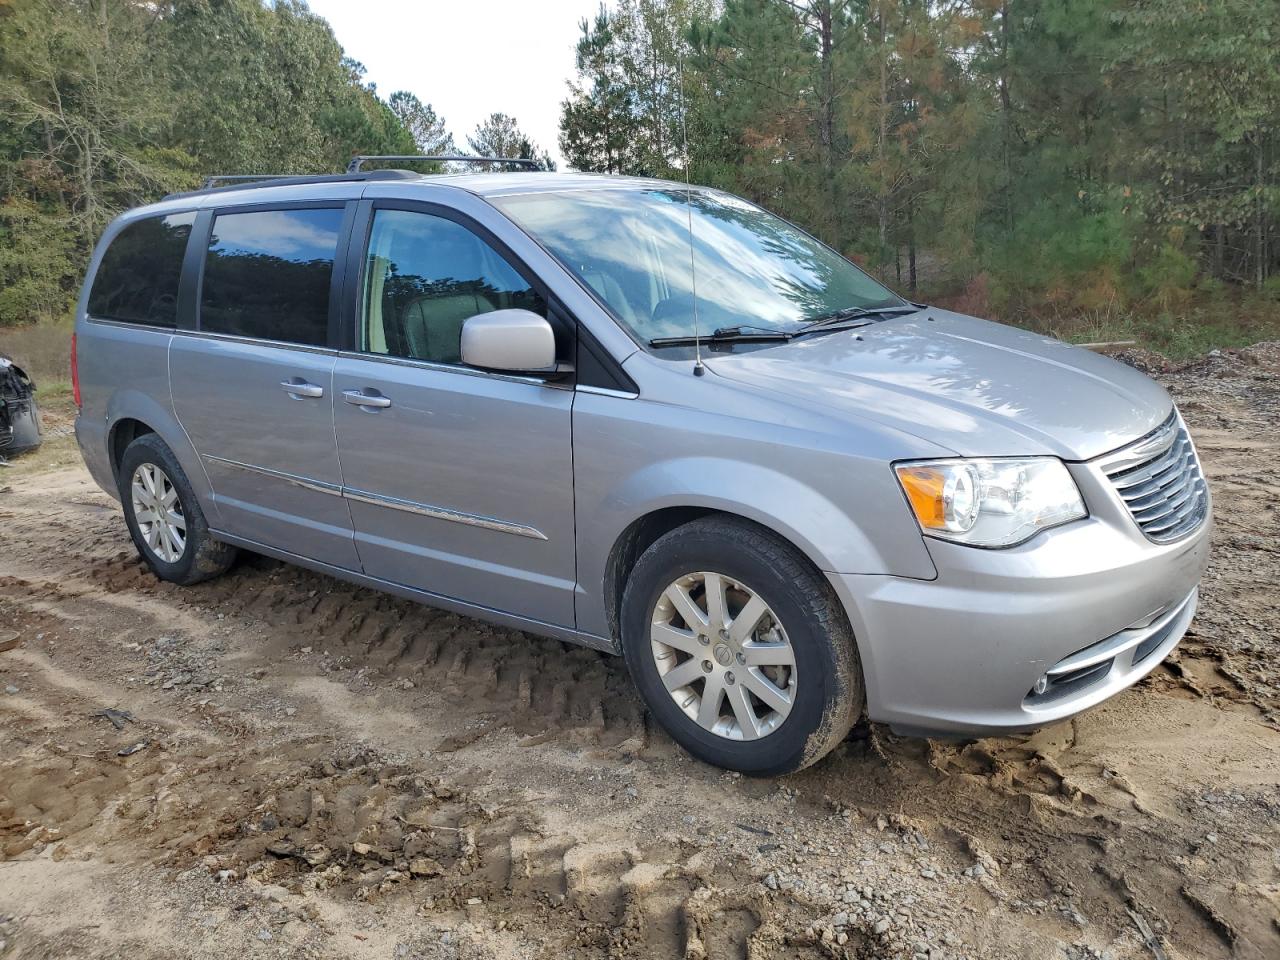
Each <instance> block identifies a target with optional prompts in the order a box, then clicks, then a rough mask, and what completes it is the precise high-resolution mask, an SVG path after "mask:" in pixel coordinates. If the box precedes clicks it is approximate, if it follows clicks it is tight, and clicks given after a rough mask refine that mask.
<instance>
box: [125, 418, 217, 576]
mask: <svg viewBox="0 0 1280 960" xmlns="http://www.w3.org/2000/svg"><path fill="white" fill-rule="evenodd" d="M148 463H149V464H154V465H155V466H157V467H159V468H160V469H161V470H163V471H164V473H165V475H166V476H167V477H168V478H169V482H170V483H172V484H173V487H174V489H175V490H176V491H177V493H178V503H179V504H180V505H181V508H182V515H183V519H184V520H185V522H186V543H185V545H184V548H183V551H182V553H181V555H179V556H178V557H177V559H176V560H173V561H172V562H171V561H168V560H165V559H164V558H162V557H160V556H158V555H157V554H156V553H155V551H153V550H152V549H151V548H150V547H149V546H147V542H146V538H145V537H144V536H143V534H142V531H141V529H140V528H139V525H138V518H137V517H136V516H135V515H134V508H133V498H132V496H131V494H130V487H131V485H132V482H133V475H134V473H135V472H136V471H137V469H138V468H139V467H140V466H142V465H144V464H148ZM116 482H117V484H118V485H119V491H120V503H121V505H122V506H123V507H124V518H125V523H127V524H128V526H129V535H130V536H131V537H132V538H133V545H134V546H135V547H136V548H137V550H138V553H139V555H140V556H141V557H142V559H143V560H144V561H146V564H147V566H149V567H150V568H151V570H152V571H153V572H154V573H155V575H156V576H157V577H159V578H160V579H161V580H169V581H172V582H173V583H179V584H183V585H184V586H185V585H189V584H193V583H199V582H200V581H201V580H208V579H210V578H211V577H216V576H218V575H219V574H221V573H225V572H226V570H227V569H228V568H229V567H230V566H231V564H232V563H233V562H234V561H235V558H236V548H235V547H233V546H231V545H230V544H226V543H222V542H220V541H218V540H215V539H213V537H212V536H210V534H209V523H208V521H207V520H206V519H205V516H204V511H203V510H201V509H200V503H199V501H198V500H197V499H196V495H195V491H193V490H192V489H191V483H190V482H189V481H188V480H187V475H186V474H185V473H184V472H183V470H182V467H181V465H179V463H178V459H177V457H175V456H174V455H173V451H172V450H170V449H169V447H168V445H166V444H165V442H164V441H163V440H161V439H160V438H159V437H158V436H157V435H156V434H154V433H146V434H143V435H142V436H140V437H138V438H137V439H136V440H134V441H133V442H132V443H130V444H129V446H128V447H126V448H125V451H124V456H123V457H121V460H120V470H119V472H118V474H117V476H116Z"/></svg>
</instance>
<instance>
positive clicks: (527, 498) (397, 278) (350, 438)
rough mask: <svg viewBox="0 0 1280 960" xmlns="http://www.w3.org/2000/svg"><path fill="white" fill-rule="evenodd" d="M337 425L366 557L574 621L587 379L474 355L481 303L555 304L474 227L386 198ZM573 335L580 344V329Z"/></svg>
mask: <svg viewBox="0 0 1280 960" xmlns="http://www.w3.org/2000/svg"><path fill="white" fill-rule="evenodd" d="M368 235H369V240H368V246H367V250H366V255H365V257H364V265H363V269H362V271H361V274H362V280H361V286H360V297H359V312H360V318H361V323H360V329H359V338H358V340H357V348H358V349H357V351H356V352H354V353H349V354H342V355H340V356H339V357H338V360H337V364H336V366H335V367H334V373H333V384H334V400H335V402H334V425H335V428H336V432H337V438H338V451H339V455H340V458H341V461H342V469H343V477H344V492H345V495H346V498H347V502H348V503H349V505H350V509H351V516H352V521H353V525H354V528H355V536H356V548H357V550H358V552H359V555H360V560H361V563H362V565H363V567H364V571H365V572H366V573H368V574H370V575H372V576H375V577H379V578H381V579H384V580H389V581H392V582H394V583H399V584H404V585H406V586H410V587H414V588H416V589H419V590H425V591H428V592H430V593H434V594H438V595H441V596H446V597H452V598H455V599H459V600H463V601H466V602H468V603H473V604H477V605H479V606H483V607H488V608H492V609H496V610H501V611H505V612H508V613H513V614H516V615H519V616H524V617H528V618H531V619H534V620H540V621H543V622H546V623H551V624H556V625H559V626H572V625H573V597H574V582H575V576H574V573H575V565H574V559H575V553H574V527H573V458H572V448H571V435H570V413H571V407H572V403H573V392H572V390H570V389H567V388H565V387H561V386H556V385H554V384H549V383H544V382H542V381H540V380H537V379H533V378H521V377H511V376H501V375H495V374H489V373H484V372H482V371H478V370H474V369H470V368H467V367H464V366H463V365H462V364H461V362H460V357H459V338H460V334H461V330H462V324H463V321H465V320H466V318H467V317H470V316H473V315H475V314H478V313H484V312H486V311H490V310H498V309H505V308H511V307H522V308H526V309H532V310H534V311H536V312H539V313H541V314H542V315H544V316H545V315H546V313H547V305H546V302H545V300H544V299H543V297H542V296H541V295H540V294H539V293H538V292H537V290H536V289H535V288H534V286H533V285H532V284H531V283H530V282H528V281H527V280H526V278H525V277H524V276H522V275H521V273H520V272H519V271H518V270H517V269H516V268H515V267H513V266H512V264H511V263H510V262H509V261H508V260H507V259H506V258H505V257H504V256H503V255H502V254H500V253H499V252H498V251H497V250H496V249H495V248H494V246H493V245H491V244H490V243H488V242H487V241H486V240H484V239H482V238H481V237H480V236H479V235H478V234H477V233H475V232H474V231H473V230H472V229H471V228H470V227H469V226H468V225H466V224H464V223H462V222H460V221H459V220H456V219H453V218H450V217H449V216H447V215H437V214H435V213H428V212H424V211H422V210H410V209H394V208H376V209H374V210H373V211H372V223H371V225H370V227H369V230H368ZM561 346H562V347H563V348H564V349H565V351H566V352H567V350H568V344H567V342H565V343H562V344H561Z"/></svg>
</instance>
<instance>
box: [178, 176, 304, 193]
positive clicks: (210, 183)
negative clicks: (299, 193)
mask: <svg viewBox="0 0 1280 960" xmlns="http://www.w3.org/2000/svg"><path fill="white" fill-rule="evenodd" d="M290 176H292V174H288V173H227V174H221V173H218V174H212V175H210V176H207V177H205V178H204V183H202V184H200V189H201V190H212V189H213V188H214V187H216V186H217V185H218V184H219V183H220V182H223V183H248V182H249V181H251V180H284V179H286V178H287V177H290Z"/></svg>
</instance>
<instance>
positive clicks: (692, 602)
mask: <svg viewBox="0 0 1280 960" xmlns="http://www.w3.org/2000/svg"><path fill="white" fill-rule="evenodd" d="M649 639H650V641H651V647H652V651H653V660H654V663H655V665H656V666H657V668H658V675H659V677H661V679H662V682H663V685H664V686H665V687H666V688H667V692H668V693H670V694H671V697H672V699H673V700H674V701H675V702H676V705H677V706H678V707H679V708H680V709H681V710H682V711H683V712H684V714H685V715H686V716H688V717H689V718H690V719H691V720H693V721H694V722H695V723H697V724H698V726H700V727H702V728H703V729H704V730H707V731H709V732H711V733H714V734H716V735H717V736H720V737H724V738H725V739H728V740H757V739H759V738H761V737H765V736H768V735H769V734H770V733H773V732H774V731H775V730H777V729H778V728H779V727H780V726H782V724H783V723H784V722H785V721H786V719H787V716H788V714H790V712H791V707H792V705H793V704H794V703H795V695H796V690H797V689H798V687H797V676H796V658H795V651H794V650H793V649H792V646H791V641H790V640H789V639H788V638H787V634H786V631H785V630H784V629H783V626H782V623H781V622H780V621H779V620H778V618H777V616H775V614H774V612H773V611H772V610H771V609H770V608H769V605H768V604H767V603H766V602H765V601H764V600H763V599H762V598H761V597H760V596H759V594H757V593H756V592H755V591H754V590H752V589H751V588H750V587H748V586H746V585H745V584H743V583H740V582H738V581H737V580H734V579H732V578H731V577H726V576H724V575H723V574H720V573H713V572H710V571H704V572H700V573H691V574H688V575H686V576H684V577H681V578H680V579H678V580H676V581H674V582H673V583H671V584H670V585H669V586H668V587H667V588H666V589H665V590H664V591H663V592H662V594H661V596H659V598H658V601H657V603H656V604H655V605H654V610H653V616H652V618H651V626H650V633H649Z"/></svg>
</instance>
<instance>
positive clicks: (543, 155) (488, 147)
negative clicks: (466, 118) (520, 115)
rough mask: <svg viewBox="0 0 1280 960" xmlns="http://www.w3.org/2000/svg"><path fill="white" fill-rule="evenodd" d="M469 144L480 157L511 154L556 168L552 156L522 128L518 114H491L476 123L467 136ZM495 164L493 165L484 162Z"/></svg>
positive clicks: (513, 156)
mask: <svg viewBox="0 0 1280 960" xmlns="http://www.w3.org/2000/svg"><path fill="white" fill-rule="evenodd" d="M467 145H468V146H469V147H470V148H471V152H472V153H473V154H475V155H476V156H478V157H509V158H515V159H521V160H537V161H538V164H539V166H541V167H542V169H544V170H554V169H555V168H556V165H555V163H554V162H553V161H552V159H551V155H550V154H548V153H547V152H546V151H545V150H543V149H541V148H540V147H539V146H538V145H537V144H536V143H534V142H533V140H531V139H530V138H529V136H528V135H527V134H526V133H525V132H524V131H523V130H521V129H520V124H519V123H517V122H516V118H515V117H511V116H508V115H507V114H505V113H491V114H489V116H487V117H485V119H484V120H482V121H480V123H479V124H477V125H476V129H475V131H474V132H473V133H472V134H471V135H470V136H469V137H467ZM483 166H492V164H483Z"/></svg>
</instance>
